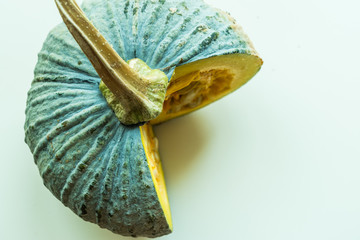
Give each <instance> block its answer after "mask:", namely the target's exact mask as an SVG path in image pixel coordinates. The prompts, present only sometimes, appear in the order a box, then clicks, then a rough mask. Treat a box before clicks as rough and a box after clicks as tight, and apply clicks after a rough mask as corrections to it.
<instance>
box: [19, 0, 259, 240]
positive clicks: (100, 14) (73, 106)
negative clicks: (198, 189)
mask: <svg viewBox="0 0 360 240" xmlns="http://www.w3.org/2000/svg"><path fill="white" fill-rule="evenodd" d="M82 9H83V10H84V12H85V13H86V15H87V16H88V18H89V19H90V20H91V21H92V22H93V24H94V25H95V26H96V28H98V29H99V31H100V32H101V33H102V34H103V35H104V37H105V38H106V39H107V40H108V41H109V42H110V43H111V44H112V45H113V47H114V49H115V50H116V51H117V52H118V54H119V55H120V56H121V57H122V58H124V59H125V60H129V59H132V58H135V57H136V58H140V59H142V60H143V61H145V62H146V63H147V64H148V65H149V66H150V67H151V68H157V69H162V70H163V71H164V72H165V73H166V74H167V75H168V77H169V79H170V78H171V75H172V73H173V71H174V69H175V67H176V66H178V65H180V64H185V63H188V62H192V61H196V60H200V59H203V58H208V57H211V56H217V55H222V54H231V53H245V54H255V52H254V50H253V49H252V47H251V46H250V45H249V43H248V42H247V38H246V36H245V35H244V34H243V33H242V32H241V31H240V30H239V29H237V28H233V27H232V25H233V22H232V21H231V19H229V18H227V17H226V16H225V15H223V14H222V13H220V12H219V11H217V10H214V9H213V8H211V7H209V6H208V5H206V4H204V3H203V2H202V1H188V0H186V1H165V0H160V1H155V0H152V1H150V0H143V1H135V0H131V1H123V0H89V1H85V2H84V4H83V6H82ZM99 82H100V78H99V77H98V75H97V73H96V71H95V70H94V69H93V67H92V65H91V64H90V62H89V60H88V59H87V58H86V56H85V55H84V54H83V52H82V51H81V49H80V48H79V46H78V44H77V43H76V42H75V40H74V39H73V37H72V36H71V35H70V33H69V32H68V30H67V28H66V27H65V25H64V24H60V25H58V26H57V27H55V28H54V29H53V30H52V31H51V32H50V34H49V35H48V37H47V39H46V41H45V43H44V45H43V48H42V50H41V52H40V53H39V59H38V63H37V65H36V68H35V77H34V80H33V83H32V86H31V89H30V91H29V93H28V100H27V108H26V122H25V132H26V137H25V141H26V143H27V144H28V145H29V147H30V150H31V152H32V153H33V155H34V159H35V163H36V164H37V166H38V168H39V171H40V174H41V176H42V178H43V180H44V184H45V186H46V187H47V188H49V189H50V191H51V192H52V193H53V194H54V195H55V196H56V197H57V198H58V199H60V200H61V201H62V202H63V203H64V204H65V205H66V206H68V207H69V208H70V209H71V210H72V211H74V212H75V213H76V214H77V215H79V216H80V217H82V218H83V219H85V220H87V221H90V222H94V223H97V224H98V225H99V226H101V227H104V228H107V229H109V230H111V231H113V232H115V233H119V234H122V235H133V236H134V235H137V236H140V235H141V236H147V237H156V236H161V235H164V234H167V233H169V232H170V229H169V226H168V224H167V222H166V220H165V217H164V215H163V213H162V209H161V206H160V203H159V201H158V197H157V195H156V191H155V188H154V184H153V182H152V178H151V174H150V171H149V168H148V164H147V160H146V156H145V153H144V148H143V145H142V142H141V135H140V130H139V127H137V126H133V127H131V126H124V125H122V124H121V123H120V122H119V121H118V119H117V118H116V116H115V114H114V113H113V112H112V110H111V109H110V107H109V106H108V105H107V103H106V101H105V99H104V98H103V96H102V94H101V92H100V91H99V89H98V85H99Z"/></svg>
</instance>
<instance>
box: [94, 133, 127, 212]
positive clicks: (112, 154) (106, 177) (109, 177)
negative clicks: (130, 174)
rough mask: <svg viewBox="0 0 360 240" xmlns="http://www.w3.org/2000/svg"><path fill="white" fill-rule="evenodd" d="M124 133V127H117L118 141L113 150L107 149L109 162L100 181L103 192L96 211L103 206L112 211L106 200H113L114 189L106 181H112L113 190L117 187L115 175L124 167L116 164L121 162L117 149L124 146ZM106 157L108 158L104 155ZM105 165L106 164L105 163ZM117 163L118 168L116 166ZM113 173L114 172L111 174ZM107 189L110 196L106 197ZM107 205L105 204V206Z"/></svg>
mask: <svg viewBox="0 0 360 240" xmlns="http://www.w3.org/2000/svg"><path fill="white" fill-rule="evenodd" d="M119 132H120V136H118V135H119ZM124 134H125V131H124V129H123V128H117V129H116V134H115V136H114V139H117V140H115V141H116V144H114V145H113V147H112V149H111V151H109V150H108V151H107V153H108V156H107V158H108V159H107V163H106V166H105V168H104V169H103V177H102V180H101V181H99V186H100V187H99V189H98V190H99V193H101V195H100V198H99V200H98V203H99V204H98V206H97V208H96V211H99V210H100V208H101V207H102V208H103V209H105V210H104V211H106V212H110V211H108V210H107V208H108V207H110V206H106V201H107V202H110V201H111V198H112V193H113V192H114V191H109V190H108V189H107V188H106V185H105V184H106V183H108V182H109V181H111V187H110V189H111V190H113V189H114V188H115V185H116V181H115V180H116V179H115V176H116V175H117V174H116V173H117V172H118V171H119V169H120V168H121V167H122V166H121V164H116V163H119V159H118V158H117V151H118V148H122V147H123V146H122V144H121V142H122V140H123V137H124ZM104 158H106V157H105V156H104ZM104 165H105V164H104ZM115 165H116V168H115V167H114V166H115ZM111 173H112V174H111ZM105 190H107V194H108V197H107V198H105V194H106V192H105ZM104 199H106V201H104ZM103 205H105V206H103Z"/></svg>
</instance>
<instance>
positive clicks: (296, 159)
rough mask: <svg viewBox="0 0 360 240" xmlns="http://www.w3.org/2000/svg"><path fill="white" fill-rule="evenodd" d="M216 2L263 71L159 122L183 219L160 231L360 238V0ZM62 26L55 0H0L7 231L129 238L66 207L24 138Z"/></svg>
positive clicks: (244, 237) (272, 238) (14, 238)
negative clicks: (49, 48) (39, 73)
mask: <svg viewBox="0 0 360 240" xmlns="http://www.w3.org/2000/svg"><path fill="white" fill-rule="evenodd" d="M208 2H211V3H213V4H214V5H215V6H217V7H221V8H222V9H224V10H227V11H229V12H230V13H231V14H232V15H233V16H234V17H235V18H236V19H237V20H238V22H239V23H240V24H241V25H242V26H243V27H244V29H245V31H246V32H247V33H248V34H249V36H250V38H251V39H252V40H253V42H254V44H255V47H256V49H257V50H258V52H259V53H260V55H261V57H262V58H263V60H264V66H263V68H262V70H261V71H260V72H259V74H258V75H257V76H256V77H255V78H254V79H253V80H252V81H250V82H249V83H248V84H247V85H246V86H244V87H242V88H241V89H240V90H239V91H237V92H235V93H233V94H231V95H230V96H228V97H226V98H224V99H223V100H221V101H219V102H217V103H214V104H213V105H211V106H209V107H207V108H205V109H202V110H200V111H198V112H196V113H194V114H191V115H188V116H186V117H183V118H180V119H177V120H174V121H171V122H168V123H166V124H163V125H161V126H158V127H156V129H155V131H156V134H157V135H158V137H159V140H160V147H161V156H162V159H163V165H164V169H165V174H166V180H167V187H168V193H169V198H170V204H171V209H172V218H173V223H174V232H173V233H172V234H171V235H168V236H166V237H163V238H161V239H164V240H165V239H166V240H168V239H169V240H170V239H171V240H179V239H181V240H184V239H186V240H191V239H196V240H199V239H241V240H264V239H266V240H289V239H292V240H295V239H299V240H304V239H307V240H319V239H327V240H329V239H334V240H338V239H346V240H355V239H360V187H359V185H360V174H359V170H360V147H359V143H360V125H359V123H360V112H359V111H360V109H359V103H360V94H359V88H360V71H359V66H358V65H359V55H360V47H359V43H360V27H359V26H360V17H359V9H360V4H359V1H357V0H342V1H332V0H330V1H320V0H303V1H285V0H283V1H281V0H273V1H265V0H263V1H254V0H239V1H235V0H221V1H219V0H211V1H210V0H209V1H208ZM58 22H60V17H59V14H58V12H57V10H56V8H55V5H54V2H53V1H49V0H37V1H26V0H19V1H5V0H1V1H0V29H1V38H0V56H1V57H0V73H1V81H0V86H1V94H0V104H1V106H0V107H1V108H0V109H1V118H0V119H1V120H0V121H1V124H0V127H1V129H0V130H1V132H0V138H1V139H0V141H1V142H0V148H1V168H0V171H1V173H0V184H1V193H0V203H1V204H0V211H1V212H0V216H1V217H0V239H2V240H8V239H9V240H10V239H11V240H20V239H29V240H35V239H36V240H48V239H52V240H63V239H67V240H75V239H76V240H81V239H86V240H95V239H101V240H112V239H117V240H120V239H130V238H125V237H121V236H118V235H114V234H112V233H110V232H109V231H107V230H103V229H100V228H99V227H97V226H96V225H94V224H91V223H87V222H84V221H82V220H81V219H80V218H79V217H77V216H76V215H74V214H73V213H72V212H71V211H70V210H68V209H67V208H65V207H63V205H62V204H61V203H60V202H59V201H58V200H56V199H55V198H54V197H53V196H52V195H51V193H50V192H49V191H48V190H47V189H46V188H45V187H44V186H43V185H42V181H41V179H40V176H39V174H38V171H37V168H36V166H35V164H34V163H33V160H32V155H31V153H30V151H29V149H28V147H27V146H26V144H25V143H24V141H23V139H24V131H23V123H24V118H25V116H24V109H25V102H26V93H27V90H28V89H29V87H30V82H31V80H32V78H33V68H34V66H35V63H36V60H37V52H38V51H39V50H40V48H41V45H42V42H43V41H44V39H45V37H46V35H47V33H48V31H49V30H50V28H52V27H53V26H54V25H55V24H57V23H58ZM140 239H141V238H140Z"/></svg>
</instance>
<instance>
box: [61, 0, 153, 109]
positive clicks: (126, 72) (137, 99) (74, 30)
mask: <svg viewBox="0 0 360 240" xmlns="http://www.w3.org/2000/svg"><path fill="white" fill-rule="evenodd" d="M55 3H56V6H57V7H58V9H59V12H60V15H61V17H62V18H63V20H64V23H65V24H66V26H67V27H68V29H69V31H70V33H71V34H72V35H73V37H74V38H75V40H76V41H77V43H78V44H79V46H80V47H81V49H82V50H83V52H84V53H85V55H86V56H87V57H88V59H89V60H90V62H91V63H92V65H93V66H94V68H95V70H96V71H97V73H98V74H99V76H100V78H101V79H102V80H103V82H104V83H105V85H106V86H107V87H108V88H109V90H110V91H111V92H112V93H113V94H114V95H115V96H116V97H117V98H118V99H119V101H121V103H122V104H123V105H124V107H125V108H126V109H134V110H133V111H137V112H143V111H146V109H147V108H149V106H151V105H152V102H151V100H149V98H148V97H147V95H146V94H147V91H148V88H147V85H148V84H147V83H146V80H144V79H142V77H141V76H140V75H139V74H138V73H137V72H135V71H134V70H133V69H132V68H130V67H129V65H128V64H127V63H126V62H125V61H124V60H123V59H122V58H121V57H120V56H119V55H118V54H117V52H116V51H115V50H114V49H113V48H112V47H111V45H110V44H109V43H108V42H107V41H106V39H105V38H104V37H103V36H102V35H101V33H100V32H99V31H98V30H97V29H96V28H95V27H94V25H93V24H92V23H91V22H90V21H89V20H88V19H87V17H86V16H85V14H84V13H83V11H82V10H81V9H80V7H79V6H78V5H77V4H76V2H75V1H74V0H55ZM150 108H151V107H150Z"/></svg>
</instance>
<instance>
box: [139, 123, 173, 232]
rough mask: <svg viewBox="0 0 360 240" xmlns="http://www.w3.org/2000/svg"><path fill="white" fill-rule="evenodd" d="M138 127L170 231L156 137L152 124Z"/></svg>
mask: <svg viewBox="0 0 360 240" xmlns="http://www.w3.org/2000/svg"><path fill="white" fill-rule="evenodd" d="M139 128H140V133H141V141H142V143H143V146H144V150H145V155H146V159H147V162H148V165H149V169H150V173H151V178H152V181H153V183H154V186H155V190H156V193H157V195H158V198H159V202H160V205H161V208H162V210H163V211H164V215H165V218H166V221H167V223H168V224H169V228H170V229H171V231H172V229H173V227H172V221H171V212H170V205H169V200H168V196H167V192H166V185H165V179H164V173H163V170H162V166H161V161H160V157H159V153H158V147H157V145H158V144H157V143H156V141H157V139H156V137H155V135H154V132H153V130H152V126H151V125H150V124H149V123H147V124H145V125H143V126H140V127H139Z"/></svg>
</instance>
